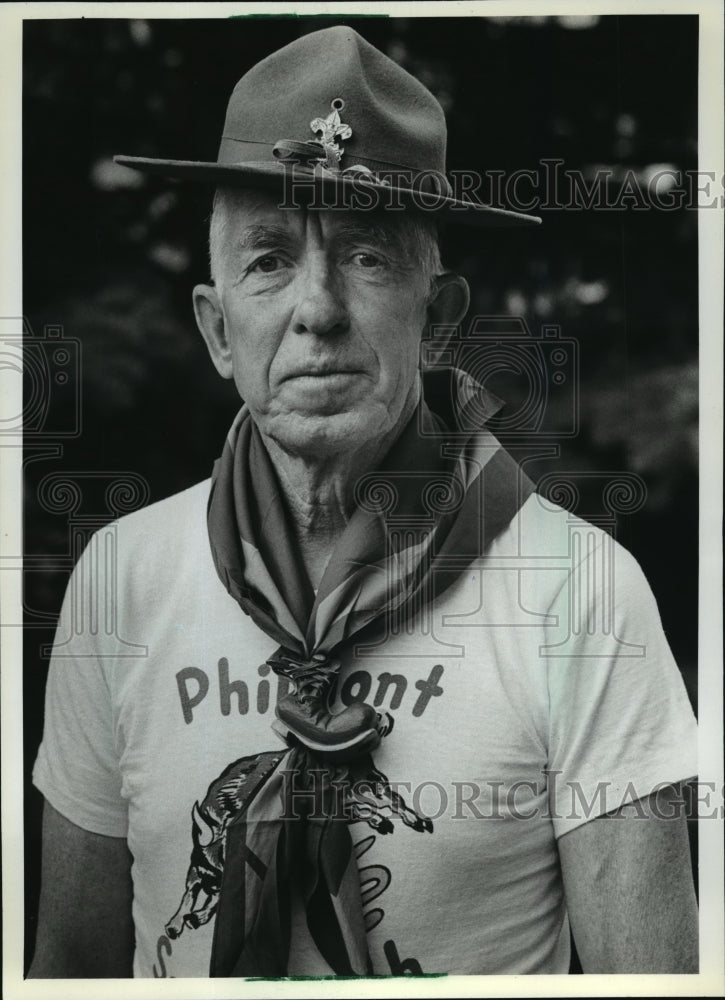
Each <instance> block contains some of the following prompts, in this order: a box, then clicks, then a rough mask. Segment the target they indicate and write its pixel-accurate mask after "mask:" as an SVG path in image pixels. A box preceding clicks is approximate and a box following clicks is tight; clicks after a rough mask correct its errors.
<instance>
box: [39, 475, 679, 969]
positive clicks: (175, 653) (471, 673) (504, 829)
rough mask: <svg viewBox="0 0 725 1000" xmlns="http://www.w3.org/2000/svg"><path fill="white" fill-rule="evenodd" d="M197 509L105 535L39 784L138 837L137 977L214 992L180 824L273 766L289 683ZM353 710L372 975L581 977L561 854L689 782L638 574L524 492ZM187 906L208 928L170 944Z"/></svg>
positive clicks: (413, 625)
mask: <svg viewBox="0 0 725 1000" xmlns="http://www.w3.org/2000/svg"><path fill="white" fill-rule="evenodd" d="M208 491H209V483H208V481H207V482H204V483H200V484H199V485H197V486H195V487H193V488H192V489H190V490H187V491H185V492H183V493H180V494H178V495H176V496H174V497H171V498H169V499H168V500H164V501H162V502H161V503H158V504H154V505H152V506H150V507H148V508H146V509H144V510H141V511H138V512H136V513H134V514H132V515H129V516H127V517H124V518H122V519H121V520H120V521H118V522H115V523H114V524H111V525H109V526H108V527H106V528H104V529H103V530H101V531H100V532H98V533H97V535H95V536H94V537H93V539H92V540H91V542H90V544H89V546H88V548H87V549H86V551H85V553H84V555H83V557H82V559H81V560H80V562H79V564H78V566H77V568H76V570H75V572H74V574H73V577H72V579H71V583H70V585H69V587H68V592H67V595H66V600H65V603H64V607H63V613H62V616H61V620H60V624H59V628H58V633H57V636H56V645H55V650H54V655H53V659H52V663H51V670H50V676H49V681H48V690H47V702H46V720H45V734H44V739H43V743H42V745H41V748H40V752H39V755H38V759H37V762H36V766H35V771H34V781H35V784H36V785H37V787H38V788H39V789H40V791H41V792H42V793H43V795H44V796H45V797H46V798H47V800H48V801H49V802H50V803H51V804H52V805H53V806H54V807H55V808H56V809H57V810H58V811H59V812H60V813H62V814H63V815H64V816H66V817H67V818H68V819H70V820H71V821H72V822H73V823H75V824H77V825H78V826H81V827H83V828H85V829H87V830H91V831H94V832H96V833H100V834H105V835H108V836H113V837H127V838H128V844H129V847H130V850H131V853H132V855H133V859H134V861H133V884H134V902H133V917H134V921H135V927H136V953H135V959H134V973H135V975H136V976H157V977H158V976H176V977H179V976H206V975H208V973H209V959H210V951H211V944H212V938H213V931H214V920H215V917H214V914H213V905H214V902H215V898H213V895H212V897H210V896H209V895H207V894H206V893H205V891H204V890H203V889H202V890H200V891H198V892H197V891H196V889H195V888H194V886H193V885H192V884H191V882H190V890H189V892H186V887H187V872H188V871H189V867H190V856H191V851H192V846H193V845H192V826H193V822H194V821H193V820H192V810H194V808H195V804H196V803H202V802H203V800H204V797H205V795H206V793H207V789H208V788H209V786H210V785H211V784H212V782H214V781H215V780H216V779H217V778H218V777H219V775H221V774H222V772H223V771H225V769H226V768H227V767H228V766H229V765H230V763H232V762H234V761H237V760H239V759H241V758H243V757H247V756H250V755H256V754H260V753H264V752H269V751H280V750H282V749H283V746H282V744H281V742H280V740H279V738H278V737H277V736H276V735H275V734H274V733H273V731H272V730H271V729H270V723H271V722H272V721H273V720H274V701H275V698H276V697H277V694H278V684H280V683H284V682H280V681H278V679H277V677H276V676H275V675H274V674H272V673H271V671H270V669H269V667H267V666H266V664H265V661H266V659H267V658H268V657H269V656H270V655H271V654H272V653H273V652H274V651H275V649H276V648H277V643H276V642H274V640H272V639H270V638H269V637H268V636H267V635H265V634H264V633H263V632H262V631H260V630H259V628H257V626H256V625H255V624H254V623H253V622H252V621H251V619H250V618H248V617H247V616H246V615H244V614H243V613H242V611H241V610H240V608H239V606H238V605H237V604H236V602H235V601H234V600H233V599H232V598H231V597H230V596H229V594H228V593H227V591H226V590H225V588H224V587H223V585H222V584H221V582H220V581H219V579H218V577H217V574H216V572H215V569H214V565H213V563H212V558H211V554H210V550H209V542H208V537H207V527H206V502H207V498H208ZM356 698H362V699H365V700H367V701H369V702H371V703H373V704H374V705H375V706H376V707H377V708H378V709H379V710H380V711H388V712H389V713H390V714H391V716H392V717H393V718H394V728H393V730H392V732H391V733H390V735H389V736H387V737H386V738H385V739H384V740H383V742H382V744H381V745H380V747H379V749H378V750H376V751H375V752H374V755H373V757H374V764H375V768H376V769H377V771H379V772H381V774H382V784H380V783H378V785H377V789H376V791H375V794H370V795H369V796H368V812H367V814H366V815H365V816H364V817H363V818H361V819H360V820H358V821H357V822H354V823H353V824H352V825H351V827H350V830H351V834H352V838H353V843H354V844H355V846H356V853H357V858H358V866H359V870H360V878H361V891H362V899H363V908H364V915H365V921H366V926H367V928H368V943H369V947H370V952H371V956H372V960H373V967H374V971H375V972H376V973H378V974H393V973H395V974H401V973H403V972H405V971H410V972H424V973H436V972H447V973H461V974H467V973H468V974H493V973H562V972H564V973H565V972H567V971H568V965H569V933H568V922H567V917H566V907H565V901H564V895H563V888H562V881H561V875H560V870H559V861H558V852H557V847H556V839H557V838H558V837H559V836H561V835H562V834H565V833H567V831H569V830H572V829H575V828H576V827H577V826H579V825H580V824H581V823H584V822H586V821H587V820H589V819H592V818H593V817H595V816H597V815H600V814H602V813H604V812H608V811H611V810H613V809H616V808H617V807H618V806H620V805H621V804H623V802H625V801H630V800H633V799H636V798H641V797H644V796H646V795H648V794H650V792H651V791H652V790H653V789H654V788H655V787H656V786H657V785H658V783H660V782H662V783H665V782H674V781H679V780H684V779H687V778H690V777H692V776H694V775H695V774H696V773H697V763H696V740H695V722H694V717H693V714H692V710H691V708H690V705H689V702H688V700H687V696H686V693H685V690H684V686H683V683H682V680H681V677H680V674H679V671H678V669H677V666H676V665H675V663H674V661H673V658H672V655H671V653H670V650H669V648H668V645H667V642H666V639H665V636H664V633H663V630H662V626H661V623H660V619H659V615H658V612H657V608H656V604H655V601H654V598H653V596H652V594H651V591H650V588H649V586H648V584H647V582H646V580H645V578H644V576H643V575H642V572H641V570H640V569H639V567H638V565H637V563H636V562H635V560H634V559H633V558H632V556H631V555H629V554H628V553H627V552H626V551H625V550H624V549H622V548H621V547H620V546H619V545H617V544H616V543H615V542H614V541H613V540H612V539H611V538H610V537H609V536H608V535H607V534H606V533H604V532H602V531H601V530H600V529H598V528H596V527H593V526H592V525H589V524H587V523H586V522H583V521H581V520H580V519H578V518H576V517H574V516H572V515H570V514H569V513H568V512H566V511H565V510H563V509H561V508H559V507H555V506H554V505H552V504H550V503H548V502H547V501H545V500H543V499H542V498H540V497H539V496H537V495H536V494H534V495H533V496H531V497H530V498H529V500H528V501H527V502H526V503H525V505H524V507H523V508H522V509H521V511H520V512H519V514H518V515H517V516H516V517H515V518H514V520H513V521H512V522H511V524H510V526H509V527H508V528H507V529H506V531H504V532H503V533H502V534H501V535H500V536H499V537H498V538H497V539H496V540H495V542H494V543H493V545H492V546H491V548H490V550H489V551H488V552H487V554H486V556H485V557H483V558H481V559H479V560H478V561H477V562H476V563H475V564H473V565H470V566H468V567H467V568H466V569H465V570H463V571H462V572H461V575H460V578H459V579H458V581H457V582H456V584H454V586H453V587H451V588H450V589H449V590H447V591H446V592H445V593H444V594H443V595H441V597H439V598H438V599H437V600H436V601H435V603H434V604H433V605H432V606H431V607H429V608H427V609H425V610H424V611H423V612H422V613H421V614H420V615H419V616H418V617H417V618H416V619H415V620H414V621H412V622H409V623H407V624H405V625H404V626H403V627H402V628H399V629H397V630H396V629H395V628H390V629H388V631H387V632H384V633H381V635H380V636H379V637H378V638H377V639H371V638H370V637H368V639H367V640H366V641H365V642H360V643H358V644H357V645H356V646H355V647H354V648H353V649H352V650H351V651H350V652H349V653H348V655H347V656H346V658H345V660H344V662H343V666H342V672H341V683H340V685H339V688H338V705H339V706H340V707H342V705H343V704H344V703H350V702H351V701H354V700H355V699H356ZM426 817H427V818H428V819H429V820H430V823H426V822H424V820H425V818H426ZM431 824H432V831H431V830H430V825H431ZM192 881H193V880H192ZM192 911H195V912H196V918H195V919H194V921H193V922H194V923H198V924H199V926H196V927H194V926H191V925H190V924H189V923H188V922H187V923H186V924H183V923H178V926H180V927H182V929H181V933H180V934H179V933H177V934H176V935H170V934H169V933H167V930H166V928H167V925H168V924H169V923H170V921H171V918H172V917H173V916H174V915H176V917H177V922H179V921H181V919H182V918H183V916H184V915H186V916H187V917H188V916H189V914H190V913H191V912H192ZM293 927H294V933H293V947H292V958H291V963H290V969H289V972H290V974H324V973H325V972H327V971H328V970H327V967H326V965H325V963H324V962H322V960H321V959H320V957H319V956H318V955H317V953H316V949H315V948H314V945H312V943H311V941H310V938H309V935H308V932H307V929H306V925H305V922H304V917H303V915H302V914H301V913H300V912H296V913H295V915H294V920H293Z"/></svg>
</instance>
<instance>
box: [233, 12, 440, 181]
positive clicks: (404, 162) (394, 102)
mask: <svg viewBox="0 0 725 1000" xmlns="http://www.w3.org/2000/svg"><path fill="white" fill-rule="evenodd" d="M334 100H336V101H342V102H344V104H343V105H342V107H343V109H344V110H341V112H340V114H341V118H342V121H343V122H344V123H345V124H346V125H348V126H349V127H350V129H351V134H350V135H349V137H347V138H345V141H344V142H343V143H342V148H343V149H344V166H350V165H353V164H357V163H361V164H363V165H364V166H367V167H369V168H370V169H373V170H375V169H378V170H384V169H386V168H393V169H395V168H400V167H403V168H405V169H408V170H415V171H431V170H436V171H439V172H441V173H443V172H444V171H445V156H446V123H445V117H444V114H443V109H442V108H441V106H440V104H439V103H438V101H437V100H436V99H435V97H434V96H433V95H432V94H431V92H430V91H429V90H428V89H427V88H426V87H425V86H424V85H423V84H422V83H420V81H418V80H416V79H415V77H413V76H411V75H410V73H408V72H406V70H404V69H402V67H400V66H399V65H398V64H397V63H395V62H394V61H393V60H392V59H390V58H389V57H388V56H386V55H385V54H384V53H382V52H380V51H379V50H378V49H376V48H375V47H374V46H373V45H371V44H370V43H369V42H367V41H365V39H364V38H362V37H361V36H360V35H359V34H358V33H357V32H356V31H354V30H353V29H352V28H348V27H344V26H338V27H333V28H325V29H323V30H322V31H315V32H312V33H310V34H308V35H304V36H303V37H302V38H299V39H297V40H296V41H294V42H291V43H290V44H289V45H286V46H285V47H284V48H282V49H279V50H278V51H276V52H273V53H272V54H271V55H269V56H268V57H267V58H266V59H263V60H262V62H260V63H257V65H255V66H254V67H252V69H250V70H249V72H248V73H246V74H245V75H244V76H243V77H242V78H241V80H239V82H238V83H237V85H236V87H235V88H234V91H233V92H232V95H231V97H230V99H229V104H228V107H227V115H226V121H225V124H224V134H223V137H222V141H221V146H220V149H219V162H220V163H227V164H233V163H241V162H250V160H263V161H267V162H269V160H270V159H271V156H272V154H271V150H272V148H273V147H274V144H275V143H276V142H278V141H279V140H282V139H286V140H300V141H308V140H310V139H314V138H315V134H314V133H313V131H312V129H311V127H310V126H311V122H312V121H313V120H314V119H315V118H325V117H326V116H327V115H329V113H330V108H331V103H332V101H334Z"/></svg>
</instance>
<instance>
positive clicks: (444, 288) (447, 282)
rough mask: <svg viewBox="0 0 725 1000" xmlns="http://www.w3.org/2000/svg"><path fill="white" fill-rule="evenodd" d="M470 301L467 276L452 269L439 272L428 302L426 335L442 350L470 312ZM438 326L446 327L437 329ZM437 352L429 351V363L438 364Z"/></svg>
mask: <svg viewBox="0 0 725 1000" xmlns="http://www.w3.org/2000/svg"><path fill="white" fill-rule="evenodd" d="M470 301H471V291H470V289H469V287H468V282H467V281H466V279H465V278H462V277H461V276H460V274H454V273H453V272H452V271H445V272H444V273H443V274H439V275H438V277H437V278H436V279H435V285H434V287H433V292H432V295H431V299H430V302H429V303H428V310H427V321H428V322H427V327H426V330H425V333H424V337H426V336H427V337H431V338H432V339H433V340H435V343H436V347H437V348H440V350H442V349H443V347H444V346H445V344H446V343H447V342H448V340H449V338H450V337H451V336H452V334H453V329H454V327H456V326H458V324H459V323H460V322H461V320H462V319H463V317H464V316H465V315H466V313H467V312H468V306H469V304H470ZM436 327H443V328H444V329H435V328H436ZM431 346H432V345H431ZM437 353H438V352H437V351H434V352H429V353H428V357H427V363H428V364H432V365H435V364H436V362H437V360H438V358H437Z"/></svg>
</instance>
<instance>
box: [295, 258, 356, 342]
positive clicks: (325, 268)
mask: <svg viewBox="0 0 725 1000" xmlns="http://www.w3.org/2000/svg"><path fill="white" fill-rule="evenodd" d="M300 288H301V292H300V301H299V303H298V305H297V308H296V309H295V313H294V317H293V324H292V325H293V329H294V331H295V333H313V334H315V335H316V336H318V337H324V336H329V335H331V334H339V333H344V332H345V331H346V330H347V328H348V325H349V315H348V309H347V305H346V301H345V296H344V292H343V290H342V289H341V288H340V284H339V282H338V280H337V279H336V276H335V274H334V272H333V269H332V268H331V267H330V265H329V264H328V262H327V261H326V260H325V259H324V257H323V256H322V255H317V254H315V255H314V256H312V257H311V259H310V260H309V261H308V263H307V266H306V267H305V268H303V269H302V273H301V274H300Z"/></svg>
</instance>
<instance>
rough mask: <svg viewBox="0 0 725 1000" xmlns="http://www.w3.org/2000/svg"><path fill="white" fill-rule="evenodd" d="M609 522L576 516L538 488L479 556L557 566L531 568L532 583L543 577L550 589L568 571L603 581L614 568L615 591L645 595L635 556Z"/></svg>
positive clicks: (525, 565) (517, 566)
mask: <svg viewBox="0 0 725 1000" xmlns="http://www.w3.org/2000/svg"><path fill="white" fill-rule="evenodd" d="M615 536H616V525H615V524H613V523H612V524H609V523H607V524H597V523H594V522H592V521H589V520H587V519H586V518H584V517H580V516H579V515H578V514H575V513H573V512H572V511H571V510H568V509H567V508H565V507H562V506H561V505H559V504H557V503H554V502H552V501H551V500H550V499H548V498H547V497H545V496H542V495H541V494H540V493H537V492H534V493H532V494H531V495H530V496H529V497H528V498H527V500H526V501H525V502H524V503H523V504H522V505H521V507H520V508H519V510H518V511H517V513H516V515H515V516H514V517H513V518H512V520H511V521H510V523H509V525H508V526H507V528H506V529H505V530H504V531H503V532H501V534H500V535H499V536H498V537H497V538H496V539H495V540H494V542H493V544H492V545H491V546H490V548H489V549H488V550H487V553H486V556H485V557H484V559H485V561H486V562H488V563H490V564H493V565H494V566H497V567H498V568H504V567H505V566H507V565H508V566H509V567H510V568H511V569H514V570H522V569H525V570H532V571H535V570H557V571H558V574H557V573H543V574H537V575H538V576H539V582H538V584H537V586H538V587H540V588H541V587H543V586H544V584H545V581H547V582H548V584H549V586H550V588H551V589H552V592H553V591H556V590H558V589H559V588H560V587H561V585H562V582H563V581H564V580H566V579H567V578H568V577H569V576H570V575H571V574H573V573H576V572H577V571H583V570H584V568H585V567H587V572H589V573H590V575H591V576H592V580H593V581H595V582H598V583H599V584H601V583H603V582H604V581H606V580H607V579H611V578H612V575H613V574H616V577H617V583H618V585H619V586H618V591H619V593H621V594H624V593H631V591H632V589H634V590H637V591H641V592H642V594H643V595H649V592H650V588H649V584H648V583H647V581H646V578H645V575H644V572H643V570H642V567H641V566H640V564H639V562H638V561H637V559H636V558H635V556H634V555H632V553H631V552H630V551H629V550H628V549H627V548H625V547H624V546H623V545H622V544H621V543H620V542H618V541H617V539H616V537H615Z"/></svg>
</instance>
